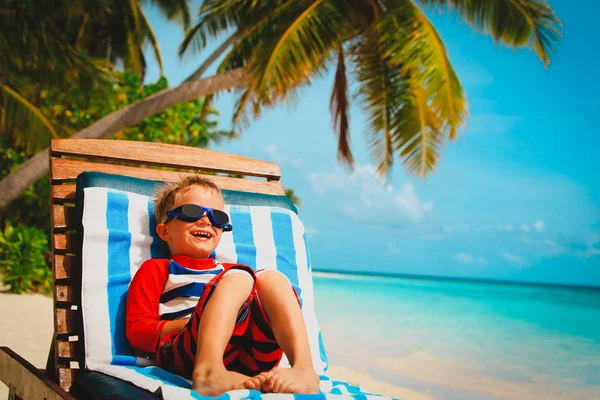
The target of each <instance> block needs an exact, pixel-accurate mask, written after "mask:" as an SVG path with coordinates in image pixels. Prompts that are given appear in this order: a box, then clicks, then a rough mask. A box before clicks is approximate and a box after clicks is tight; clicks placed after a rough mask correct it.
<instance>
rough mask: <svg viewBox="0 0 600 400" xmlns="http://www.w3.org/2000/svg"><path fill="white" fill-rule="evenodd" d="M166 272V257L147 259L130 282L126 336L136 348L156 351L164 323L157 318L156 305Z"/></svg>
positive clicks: (165, 278)
mask: <svg viewBox="0 0 600 400" xmlns="http://www.w3.org/2000/svg"><path fill="white" fill-rule="evenodd" d="M168 273H169V272H168V260H163V259H151V260H147V261H146V262H144V263H143V264H142V266H141V267H140V269H139V270H138V272H137V273H136V274H135V276H134V277H133V279H132V281H131V284H130V285H129V291H128V293H127V317H126V318H127V322H126V335H127V339H128V340H129V343H131V345H132V346H133V347H135V348H136V349H140V350H143V351H147V352H149V353H155V352H156V346H157V345H158V342H159V339H160V333H161V330H162V328H163V326H164V324H165V323H166V322H167V321H161V320H160V314H159V313H158V305H159V299H160V296H161V294H162V291H163V288H164V286H165V282H166V281H167V279H168Z"/></svg>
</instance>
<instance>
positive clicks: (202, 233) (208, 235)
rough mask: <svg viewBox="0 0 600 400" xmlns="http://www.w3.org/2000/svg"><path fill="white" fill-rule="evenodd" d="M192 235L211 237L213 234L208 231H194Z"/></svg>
mask: <svg viewBox="0 0 600 400" xmlns="http://www.w3.org/2000/svg"><path fill="white" fill-rule="evenodd" d="M192 235H193V236H196V237H203V238H210V237H211V235H210V234H209V233H206V232H194V233H192Z"/></svg>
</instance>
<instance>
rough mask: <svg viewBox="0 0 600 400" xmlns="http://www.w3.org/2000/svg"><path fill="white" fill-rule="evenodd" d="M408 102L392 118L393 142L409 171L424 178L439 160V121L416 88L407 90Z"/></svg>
mask: <svg viewBox="0 0 600 400" xmlns="http://www.w3.org/2000/svg"><path fill="white" fill-rule="evenodd" d="M410 94H411V96H410V97H409V99H410V101H409V102H407V104H405V106H404V107H403V108H402V109H401V110H399V112H398V113H397V115H396V116H395V123H394V126H395V131H394V142H395V145H396V148H397V150H398V151H399V152H400V157H402V158H403V159H404V165H405V167H406V169H408V170H409V171H410V172H413V173H416V174H418V175H420V176H423V177H427V175H428V174H430V173H431V172H433V170H434V169H435V166H436V164H437V162H438V160H439V158H440V145H441V143H442V138H443V135H442V133H441V132H440V121H439V120H438V118H437V115H435V113H434V112H432V111H433V110H432V109H431V107H430V106H429V105H428V104H427V97H426V96H427V95H426V93H425V91H424V90H423V89H421V88H419V87H415V88H410Z"/></svg>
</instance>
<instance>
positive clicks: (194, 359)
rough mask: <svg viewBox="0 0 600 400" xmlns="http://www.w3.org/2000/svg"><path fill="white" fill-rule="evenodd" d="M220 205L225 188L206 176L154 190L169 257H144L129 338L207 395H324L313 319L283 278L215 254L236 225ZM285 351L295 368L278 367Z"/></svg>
mask: <svg viewBox="0 0 600 400" xmlns="http://www.w3.org/2000/svg"><path fill="white" fill-rule="evenodd" d="M223 208H224V202H223V197H222V195H221V192H220V190H219V188H218V187H217V186H216V185H215V184H214V183H213V182H212V181H210V180H207V179H204V178H202V177H199V176H188V177H186V178H184V179H182V180H181V182H179V184H177V185H170V186H167V187H165V188H164V189H162V190H160V191H159V192H158V193H157V196H156V202H155V205H154V212H155V215H156V221H157V226H156V232H157V233H158V235H159V237H160V238H161V239H162V240H163V241H165V242H166V243H167V245H168V247H169V250H170V251H171V259H170V260H167V259H150V260H147V261H146V262H144V263H143V264H142V266H141V267H140V269H139V270H138V272H137V273H136V275H135V277H134V278H133V280H132V281H131V285H130V287H129V292H128V295H127V338H128V340H129V342H130V343H131V344H132V345H133V347H135V348H136V349H138V350H141V351H145V352H149V353H154V354H155V358H156V362H157V365H159V366H161V367H162V368H165V369H167V370H169V371H171V372H174V373H177V374H179V375H181V376H184V377H186V378H188V379H189V378H191V379H192V389H194V390H196V391H197V392H198V393H200V394H202V395H207V396H220V395H221V394H222V393H224V392H226V391H228V390H233V389H244V388H246V389H256V390H262V391H263V392H273V393H318V391H319V388H318V385H319V378H318V376H317V374H316V373H315V371H314V369H313V366H312V359H311V353H310V348H309V344H308V336H307V332H306V326H305V324H304V320H303V318H302V312H301V310H300V306H299V303H298V299H297V297H296V294H295V292H294V290H293V289H292V286H291V285H290V282H289V281H288V279H287V278H286V277H285V275H283V274H281V273H279V272H277V271H262V272H257V273H255V272H254V271H253V270H252V269H251V268H250V267H248V266H244V265H235V264H217V263H216V262H215V261H214V260H213V259H212V258H210V255H211V253H212V252H213V251H214V250H215V248H216V247H217V245H218V244H219V241H220V240H221V235H222V234H223V232H224V231H225V232H226V233H225V234H227V231H230V230H231V229H232V227H231V225H230V224H229V218H228V216H227V214H225V212H223V211H222V210H223ZM283 353H285V354H286V356H287V358H288V359H289V361H290V364H291V368H275V366H276V365H277V364H278V363H279V361H280V359H281V357H282V354H283Z"/></svg>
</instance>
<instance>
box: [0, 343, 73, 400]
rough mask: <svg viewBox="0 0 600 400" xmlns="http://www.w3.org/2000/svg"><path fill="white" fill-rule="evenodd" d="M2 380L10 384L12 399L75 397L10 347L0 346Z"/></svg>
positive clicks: (70, 398) (49, 399) (59, 399)
mask: <svg viewBox="0 0 600 400" xmlns="http://www.w3.org/2000/svg"><path fill="white" fill-rule="evenodd" d="M0 381H2V382H4V384H5V385H6V386H8V390H9V398H10V399H19V398H22V399H24V400H30V399H31V400H37V399H46V400H61V399H68V400H74V399H75V398H74V397H73V396H71V395H70V394H69V393H67V392H66V391H65V390H64V389H63V388H61V387H60V386H58V385H57V384H56V383H55V382H52V381H50V380H49V379H46V377H45V376H44V375H43V374H42V373H41V371H40V370H39V369H37V368H36V367H34V366H33V365H31V363H29V362H28V361H27V360H25V359H24V358H23V357H21V356H20V355H18V354H17V353H15V352H14V351H12V350H11V349H9V348H8V347H0Z"/></svg>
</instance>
